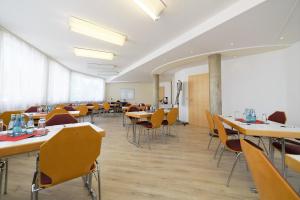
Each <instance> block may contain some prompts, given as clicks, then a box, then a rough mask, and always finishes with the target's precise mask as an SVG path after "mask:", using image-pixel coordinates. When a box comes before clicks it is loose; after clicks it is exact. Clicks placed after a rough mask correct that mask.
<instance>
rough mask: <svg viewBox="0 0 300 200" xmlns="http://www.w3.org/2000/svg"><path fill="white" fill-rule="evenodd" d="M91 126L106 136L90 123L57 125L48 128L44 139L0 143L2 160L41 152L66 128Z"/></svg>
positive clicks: (101, 130)
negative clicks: (44, 145)
mask: <svg viewBox="0 0 300 200" xmlns="http://www.w3.org/2000/svg"><path fill="white" fill-rule="evenodd" d="M87 125H89V126H91V127H92V128H94V129H95V130H96V131H97V132H99V133H101V134H103V136H104V135H105V132H104V130H103V129H101V128H99V127H97V126H95V125H93V124H91V123H89V122H82V123H75V124H65V125H56V126H47V127H46V128H47V129H48V130H49V132H48V134H47V135H45V136H42V137H32V138H27V139H24V140H19V141H5V142H0V158H3V157H9V156H12V155H16V154H22V153H28V152H31V151H36V150H39V147H40V145H41V144H42V143H44V142H46V141H48V140H49V139H50V138H52V137H53V136H54V135H56V134H57V133H58V132H59V131H60V130H62V129H63V128H65V127H77V126H87ZM1 134H7V131H2V132H0V135H1Z"/></svg>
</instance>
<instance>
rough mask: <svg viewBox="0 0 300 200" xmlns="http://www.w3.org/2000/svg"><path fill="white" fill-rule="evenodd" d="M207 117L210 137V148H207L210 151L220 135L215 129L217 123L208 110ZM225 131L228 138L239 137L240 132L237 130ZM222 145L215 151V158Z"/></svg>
mask: <svg viewBox="0 0 300 200" xmlns="http://www.w3.org/2000/svg"><path fill="white" fill-rule="evenodd" d="M205 115H206V118H207V122H208V126H209V132H208V135H209V136H210V140H209V142H208V146H207V149H209V147H210V144H211V141H212V139H213V138H218V137H219V134H218V129H216V128H215V123H214V120H213V117H212V116H211V113H210V112H209V111H208V110H206V111H205ZM225 131H226V134H227V135H228V136H238V132H237V131H235V130H232V129H230V128H225ZM220 145H221V141H220V142H219V144H218V147H217V149H216V151H215V154H214V158H216V156H217V153H218V150H219V148H220Z"/></svg>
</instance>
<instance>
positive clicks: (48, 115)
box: [46, 108, 68, 120]
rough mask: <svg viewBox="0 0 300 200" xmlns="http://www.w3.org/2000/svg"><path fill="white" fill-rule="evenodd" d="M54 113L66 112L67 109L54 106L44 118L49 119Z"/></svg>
mask: <svg viewBox="0 0 300 200" xmlns="http://www.w3.org/2000/svg"><path fill="white" fill-rule="evenodd" d="M55 114H68V111H66V110H65V109H63V108H55V109H53V110H52V111H51V112H49V113H48V114H47V115H46V120H48V119H50V118H51V117H52V116H53V115H55Z"/></svg>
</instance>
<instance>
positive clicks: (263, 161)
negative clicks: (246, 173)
mask: <svg viewBox="0 0 300 200" xmlns="http://www.w3.org/2000/svg"><path fill="white" fill-rule="evenodd" d="M241 145H242V150H243V152H244V155H245V157H246V160H247V163H248V166H249V168H250V171H251V174H252V178H253V180H254V183H255V186H256V189H257V191H258V195H259V199H260V200H270V199H272V200H282V199H289V200H300V196H299V195H298V194H297V192H295V190H294V189H293V188H292V187H291V186H290V185H289V183H288V182H287V181H286V180H285V179H284V178H283V177H282V176H281V174H280V173H279V172H278V171H277V169H276V168H275V167H274V166H273V165H272V163H271V162H270V161H269V160H268V158H267V157H266V156H265V154H264V153H263V152H262V151H261V150H260V149H258V148H256V147H255V146H254V145H252V144H251V143H249V142H248V141H246V140H241Z"/></svg>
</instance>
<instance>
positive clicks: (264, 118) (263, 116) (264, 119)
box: [261, 113, 268, 123]
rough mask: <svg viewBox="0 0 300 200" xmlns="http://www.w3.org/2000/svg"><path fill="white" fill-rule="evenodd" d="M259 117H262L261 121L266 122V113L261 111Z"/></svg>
mask: <svg viewBox="0 0 300 200" xmlns="http://www.w3.org/2000/svg"><path fill="white" fill-rule="evenodd" d="M261 119H262V121H263V122H264V123H267V122H268V118H267V114H266V113H262V115H261Z"/></svg>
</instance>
